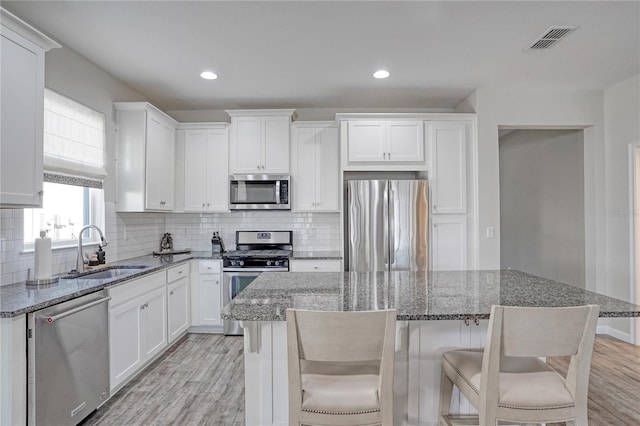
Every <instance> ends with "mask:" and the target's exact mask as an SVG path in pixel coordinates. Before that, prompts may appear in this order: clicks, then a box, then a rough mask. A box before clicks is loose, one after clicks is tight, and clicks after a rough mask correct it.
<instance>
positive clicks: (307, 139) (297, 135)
mask: <svg viewBox="0 0 640 426" xmlns="http://www.w3.org/2000/svg"><path fill="white" fill-rule="evenodd" d="M316 146H317V144H316V129H315V128H312V127H298V128H296V129H295V130H294V135H293V146H292V149H291V152H292V154H293V165H292V170H291V172H292V174H291V178H292V181H293V182H292V184H291V185H292V187H293V188H291V189H292V191H293V194H292V196H293V200H292V202H293V205H292V206H291V210H293V211H310V210H314V209H315V203H316V181H317V172H316V163H317V161H316ZM337 176H338V173H336V177H337Z"/></svg>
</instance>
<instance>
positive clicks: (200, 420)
mask: <svg viewBox="0 0 640 426" xmlns="http://www.w3.org/2000/svg"><path fill="white" fill-rule="evenodd" d="M242 345H243V341H242V338H241V337H236V336H222V335H212V334H189V335H187V336H186V337H185V338H183V339H182V341H180V342H179V343H177V344H176V345H174V346H173V347H172V348H171V349H169V350H168V351H167V352H166V353H165V354H163V355H162V357H160V358H159V359H158V360H156V361H155V362H154V363H153V364H151V365H150V366H149V368H147V369H146V370H145V371H143V372H142V373H141V374H140V375H138V376H137V377H136V378H135V379H133V380H132V381H131V382H130V383H129V384H127V386H125V387H124V388H122V389H121V390H120V391H119V392H118V393H117V394H116V395H115V396H113V397H112V398H111V399H110V400H109V401H108V402H107V403H106V404H105V405H104V406H103V407H101V408H100V409H99V410H98V411H96V412H95V413H93V414H92V415H91V416H89V417H88V418H87V420H85V422H84V425H91V426H93V425H220V426H223V425H224V426H227V425H229V426H239V425H244V360H243V354H242ZM549 364H551V365H552V366H553V367H554V368H555V369H557V370H558V371H560V372H561V373H563V374H565V373H566V369H567V365H568V360H567V359H566V358H551V359H549ZM589 424H590V425H591V426H605V425H607V426H608V425H615V426H637V425H640V347H635V346H633V345H629V344H627V343H624V342H621V341H619V340H617V339H614V338H611V337H608V336H597V338H596V342H595V345H594V354H593V361H592V366H591V377H590V383H589ZM554 425H555V426H559V425H562V423H556V424H554ZM549 426H551V425H549Z"/></svg>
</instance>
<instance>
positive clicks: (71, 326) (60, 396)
mask: <svg viewBox="0 0 640 426" xmlns="http://www.w3.org/2000/svg"><path fill="white" fill-rule="evenodd" d="M109 299H110V298H109V297H107V293H106V291H104V290H103V291H98V292H96V293H91V294H88V295H86V296H82V297H79V298H76V299H73V300H70V301H68V302H63V303H60V304H57V305H54V306H50V307H48V308H45V309H42V310H39V311H36V312H34V313H32V314H29V315H28V321H29V330H28V333H29V334H28V346H27V348H28V360H29V370H28V374H27V379H28V407H29V411H28V423H29V424H30V425H44V424H47V425H75V424H78V423H79V422H81V421H82V419H84V418H85V417H86V416H88V415H89V414H90V413H91V412H92V411H93V410H95V409H96V408H98V406H100V405H101V404H102V403H103V402H104V401H106V400H107V398H109V314H108V306H107V301H108V300H109Z"/></svg>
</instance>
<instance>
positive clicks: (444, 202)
mask: <svg viewBox="0 0 640 426" xmlns="http://www.w3.org/2000/svg"><path fill="white" fill-rule="evenodd" d="M431 132H432V133H431V138H430V140H431V153H430V157H431V171H432V173H431V188H432V189H431V194H432V202H431V206H432V211H433V213H440V214H442V213H466V212H467V148H466V146H467V143H466V134H465V133H466V132H465V125H464V123H432V126H431Z"/></svg>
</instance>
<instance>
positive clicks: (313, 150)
mask: <svg viewBox="0 0 640 426" xmlns="http://www.w3.org/2000/svg"><path fill="white" fill-rule="evenodd" d="M338 156H339V147H338V126H337V124H336V123H335V122H297V123H294V124H293V126H292V137H291V180H292V184H291V185H292V191H293V200H292V202H293V205H292V206H291V210H293V211H329V212H335V211H338V210H339V208H340V199H339V198H340V161H339V157H338Z"/></svg>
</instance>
